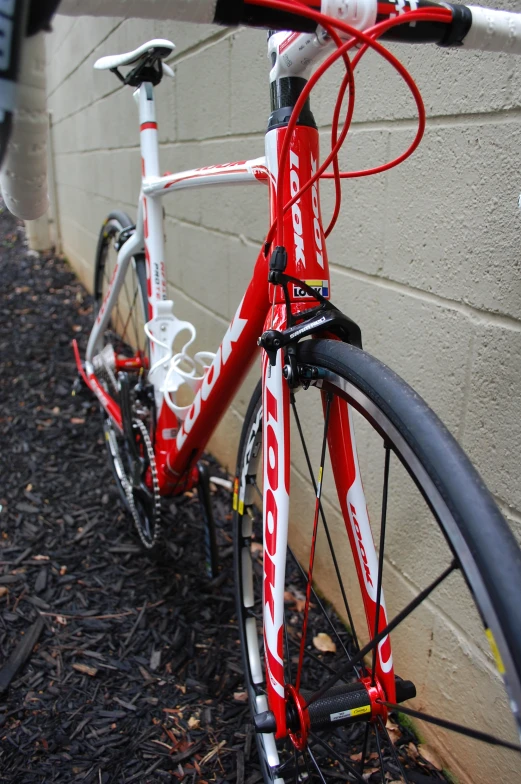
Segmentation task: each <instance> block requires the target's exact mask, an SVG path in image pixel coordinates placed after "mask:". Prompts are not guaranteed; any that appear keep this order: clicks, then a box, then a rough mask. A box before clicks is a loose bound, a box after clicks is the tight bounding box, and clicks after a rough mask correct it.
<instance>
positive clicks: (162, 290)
mask: <svg viewBox="0 0 521 784" xmlns="http://www.w3.org/2000/svg"><path fill="white" fill-rule="evenodd" d="M315 38H316V36H315ZM310 39H311V37H310V36H309V35H298V34H295V33H293V34H291V35H289V34H288V33H278V34H276V35H273V36H272V37H271V38H270V43H269V46H270V49H273V47H277V48H278V53H279V54H282V52H285V54H286V55H288V54H290V55H291V56H292V57H293V58H294V60H293V65H292V70H291V73H297V74H302V73H303V72H304V70H305V69H307V68H308V67H309V59H310V58H309V56H308V55H309V47H310V46H311V44H310ZM317 41H318V39H317ZM313 46H314V47H315V48H314V49H313V52H316V51H319V52H320V55H321V56H322V55H323V54H325V53H326V47H322V49H320V46H321V42H320V41H318V44H317V43H316V42H313ZM303 49H304V50H305V51H304V53H302V52H303ZM306 52H307V54H306ZM295 53H297V54H298V56H299V57H301V59H300V60H299V62H298V63H296V64H295ZM314 56H315V55H314ZM287 59H288V60H291V58H290V57H288V58H287ZM303 60H305V61H306V64H305V66H303V65H302V64H301V63H302V61H303ZM279 61H281V62H282V59H281V58H279ZM287 72H288V71H287V69H286V71H285V73H287ZM280 75H281V71H280V69H279V70H278V71H277V73H275V79H278V78H280ZM272 76H273V74H272ZM135 95H136V97H137V101H138V104H139V120H140V138H141V159H142V189H141V194H140V200H139V207H138V218H137V223H136V228H135V231H134V233H133V234H132V235H131V236H130V237H129V239H128V240H127V241H126V242H125V243H124V245H123V246H122V247H121V249H120V250H119V253H118V259H117V265H116V269H115V271H114V276H113V279H112V281H111V283H110V286H109V290H108V292H107V295H106V297H105V300H104V302H103V304H102V306H101V309H100V311H99V314H98V317H97V320H96V323H95V325H94V328H93V330H92V333H91V336H90V339H89V343H88V348H87V353H86V362H85V376H84V377H85V378H86V381H87V383H88V385H89V387H90V388H91V389H92V391H93V392H94V393H95V394H96V395H97V397H98V399H99V400H100V402H101V404H102V405H103V406H104V408H105V409H106V411H107V412H108V414H109V415H110V416H111V417H112V419H113V421H114V424H115V426H116V427H118V428H119V429H120V430H121V429H122V419H121V412H120V410H119V406H118V404H117V403H116V401H115V400H114V399H113V398H112V397H111V396H110V395H109V394H108V392H107V391H106V390H105V389H104V388H103V387H102V386H101V385H100V383H99V381H98V380H97V378H96V375H95V372H94V367H93V359H94V357H95V355H96V350H97V346H98V342H99V340H100V337H101V335H102V334H103V331H104V330H105V328H106V327H107V325H108V322H109V318H110V312H111V308H112V306H113V304H114V303H115V302H116V299H117V296H118V293H119V291H120V289H121V287H122V285H123V280H124V277H125V272H126V270H127V267H128V265H129V264H130V263H131V260H132V257H133V256H134V255H136V254H137V253H143V252H144V254H145V257H146V267H147V283H148V302H149V313H148V319H149V321H148V328H149V330H150V334H151V335H152V340H151V343H150V365H151V367H154V366H157V364H158V362H160V361H161V359H162V357H164V353H162V352H164V348H162V347H161V345H160V343H159V342H158V341H157V340H154V337H155V336H156V335H157V332H158V329H159V327H160V326H161V327H162V326H164V327H165V330H166V331H168V329H169V328H170V326H172V325H173V324H174V322H175V316H174V315H173V313H172V309H171V304H170V302H169V301H168V300H167V299H166V292H167V282H166V274H165V255H164V250H165V249H164V240H163V236H164V234H163V212H162V207H161V204H160V199H161V198H162V197H163V196H165V195H167V194H169V193H171V192H173V191H177V190H181V189H183V188H191V187H205V186H209V185H212V186H215V185H228V184H246V183H261V184H263V185H267V186H268V189H269V198H270V212H271V217H272V219H273V218H274V217H275V215H276V210H277V191H276V185H277V181H278V173H279V172H278V161H279V153H280V149H281V145H282V142H283V139H284V135H285V132H286V128H285V125H284V124H279V125H277V126H276V127H274V128H273V129H271V130H269V131H268V132H267V134H266V137H265V155H264V156H263V157H259V158H255V159H251V160H246V161H237V162H233V163H225V164H221V165H215V166H206V167H203V168H200V169H194V170H190V171H184V172H179V173H177V174H164V175H161V174H160V168H159V145H158V131H157V124H156V116H155V104H154V94H153V87H152V85H151V84H150V83H144V84H142V86H141V87H140V88H139V89H138V90H137V91H136V93H135ZM318 160H319V150H318V131H317V129H316V127H313V126H312V125H311V124H308V125H305V124H302V125H297V126H296V128H295V131H294V133H293V135H292V138H291V143H290V148H289V158H288V166H287V167H286V170H285V172H284V183H283V196H284V203H287V202H288V201H289V200H290V199H291V198H292V197H293V196H294V195H295V194H296V193H297V192H298V191H299V189H300V186H301V184H303V183H305V182H307V180H308V179H309V178H310V177H311V176H312V174H313V172H314V171H316V168H317V165H318ZM284 221H285V223H284V233H285V237H286V246H287V248H286V249H287V255H288V263H287V268H286V272H287V274H288V275H291V276H293V277H295V278H298V279H299V280H305V281H306V282H307V283H308V285H311V286H315V287H317V288H318V289H319V290H320V292H321V293H322V294H323V296H324V297H326V298H328V297H329V296H330V280H329V268H328V262H327V252H326V244H325V237H324V231H323V227H322V220H321V216H320V204H319V187H318V182H317V183H316V184H315V185H314V186H313V187H312V188H309V189H308V190H307V191H305V192H304V193H303V194H302V196H301V198H300V199H299V200H298V201H297V202H296V203H295V204H294V205H293V207H292V208H291V209H290V210H287V212H286V213H285V217H284ZM288 238H291V241H288ZM269 252H271V249H268V248H262V249H261V251H260V253H259V256H258V258H257V262H256V264H255V267H254V270H253V275H252V279H251V281H250V284H249V285H248V287H247V290H246V293H245V295H244V297H243V299H242V301H241V303H240V304H239V306H238V308H237V311H236V313H235V316H234V318H233V320H232V322H231V324H230V326H229V327H228V330H227V332H226V334H225V336H224V338H223V340H222V342H221V345H220V346H219V348H218V350H217V353H216V354H215V358H214V360H213V362H212V364H211V366H210V367H209V368H208V369H207V372H206V374H205V376H204V379H203V380H202V383H201V386H200V388H199V390H198V391H197V393H196V395H195V398H194V400H193V403H192V405H191V407H190V409H189V411H188V412H187V414H186V416H185V418H184V420H183V421H182V422H179V421H177V417H176V415H175V413H174V412H173V411H172V410H171V408H169V406H167V405H166V404H165V401H164V395H163V393H162V392H161V389H160V385H159V384H158V383H157V384H154V386H155V398H156V406H157V412H158V416H157V426H156V437H155V455H156V462H157V469H158V476H159V483H160V492H161V494H162V495H169V494H173V493H174V494H175V493H180V492H183V491H184V490H185V489H187V488H188V487H190V486H191V485H192V484H193V483H194V481H196V462H197V459H198V457H199V456H200V454H201V452H202V451H203V449H204V447H205V445H206V443H207V442H208V439H209V438H210V435H211V434H212V432H213V431H214V429H215V427H216V425H217V424H218V422H219V420H220V419H221V416H222V415H223V413H224V412H225V410H226V409H227V407H228V405H229V403H230V401H231V399H232V397H233V396H234V394H235V393H236V391H237V390H238V388H239V387H240V385H241V382H242V380H243V378H244V376H245V374H246V372H247V370H248V369H249V367H250V366H251V364H252V362H253V361H254V359H255V357H256V356H257V355H258V348H257V339H258V338H259V336H260V335H261V333H262V332H263V331H264V330H265V329H267V328H275V329H283V328H284V327H285V326H286V323H287V313H286V305H285V304H284V298H283V296H282V291H281V288H280V287H274V286H273V285H271V284H269V283H268V267H269ZM290 288H291V290H290V301H291V310H292V313H293V314H297V313H300V312H302V311H303V310H306V309H308V308H309V307H310V306H312V305H313V304H314V302H313V298H312V297H310V296H309V295H308V294H306V292H305V291H304V290H303V289H300V288H299V287H298V286H297V285H293V286H291V287H290ZM121 362H122V369H123V367H124V366H125V367H127V366H128V360H121ZM261 364H262V377H263V412H264V413H263V443H264V445H265V448H264V450H263V451H264V469H263V470H264V490H263V492H264V498H263V503H264V542H265V553H264V600H263V601H264V629H265V660H266V680H267V689H268V702H269V707H270V709H271V710H272V711H273V712H274V714H275V717H276V720H277V737H282V736H284V735H285V734H286V711H285V708H286V691H285V687H286V684H285V682H284V669H283V658H284V654H283V639H282V628H283V617H284V571H285V560H286V548H287V536H288V525H289V489H290V441H289V425H290V423H289V387H288V384H287V382H286V380H285V378H284V375H283V370H284V354H283V352H282V351H279V352H278V355H277V360H276V364H274V365H270V363H269V361H268V357H267V355H266V354H265V353H264V354H263V357H262V363H261ZM117 369H118V368H117ZM328 444H329V451H330V455H331V461H332V465H333V472H334V478H335V483H336V488H337V492H338V498H339V501H340V505H341V509H342V513H343V516H344V520H345V522H346V529H347V534H348V538H349V541H350V545H351V549H352V552H353V558H354V562H355V566H356V570H357V575H358V580H359V583H360V590H361V592H362V595H363V599H364V606H365V612H366V617H367V626H368V633H369V635H370V636H372V634H373V633H374V629H375V624H376V586H377V577H378V560H377V556H376V551H375V547H374V543H373V538H372V533H371V527H370V523H369V518H368V514H367V508H366V502H365V497H364V493H363V489H362V483H361V479H360V472H359V469H358V460H357V453H356V445H355V439H354V432H353V425H352V421H351V417H350V413H349V410H348V406H347V403H343V402H341V401H339V400H338V399H337V400H335V402H334V403H333V405H332V409H331V425H330V428H329V435H328ZM245 489H246V488H245V481H244V477H243V476H241V472H240V470H239V471H238V476H237V478H236V480H235V490H234V508H238V509H239V510H240V511H242V508H243V504H244V498H245ZM386 624H387V614H386V610H385V602H384V598H383V595H382V600H381V609H380V613H379V619H378V628H379V630H382V629H384V628H385V626H386ZM376 674H377V676H378V681H379V682H380V684H381V685H382V686H383V688H384V690H385V693H386V696H387V699H388V700H390V701H391V702H394V701H395V681H394V672H393V664H392V653H391V646H390V641H389V638H388V637H385V638H384V639H383V640H382V641H381V642H380V644H379V646H378V654H377V659H376ZM273 749H274V754H275V755H276V750H275V746H274V744H273ZM274 764H275V763H274Z"/></svg>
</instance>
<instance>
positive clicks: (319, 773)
mask: <svg viewBox="0 0 521 784" xmlns="http://www.w3.org/2000/svg"><path fill="white" fill-rule="evenodd" d="M307 752H308V754H309V756H310V757H311V762H312V763H313V765H314V766H315V769H316V771H317V773H318V775H319V777H320V781H322V782H323V784H327V781H326V780H325V778H324V776H323V775H322V772H321V770H320V768H319V767H318V762H317V761H316V759H315V755H314V754H313V752H312V751H311V746H309V745H308V747H307Z"/></svg>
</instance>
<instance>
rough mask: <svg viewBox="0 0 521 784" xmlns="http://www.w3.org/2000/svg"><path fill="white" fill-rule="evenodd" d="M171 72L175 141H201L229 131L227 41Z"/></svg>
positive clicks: (228, 44) (180, 63)
mask: <svg viewBox="0 0 521 784" xmlns="http://www.w3.org/2000/svg"><path fill="white" fill-rule="evenodd" d="M175 72H176V81H175V87H176V99H175V100H176V117H177V138H178V139H189V140H193V139H205V138H208V137H211V136H224V135H225V134H228V133H230V132H232V130H233V129H232V128H231V123H230V40H229V38H224V39H219V40H217V41H216V42H215V43H214V44H212V45H211V46H209V47H208V48H207V49H203V50H202V51H197V52H196V53H195V54H193V55H191V56H190V57H186V58H183V59H182V60H181V61H180V62H179V63H178V64H177V65H176V68H175Z"/></svg>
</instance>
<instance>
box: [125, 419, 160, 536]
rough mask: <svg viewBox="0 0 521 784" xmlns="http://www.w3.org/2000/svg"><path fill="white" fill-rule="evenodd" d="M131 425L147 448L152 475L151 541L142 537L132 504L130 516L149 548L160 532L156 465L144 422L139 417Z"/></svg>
mask: <svg viewBox="0 0 521 784" xmlns="http://www.w3.org/2000/svg"><path fill="white" fill-rule="evenodd" d="M132 424H133V425H137V426H138V428H139V430H140V432H141V436H142V438H143V442H144V444H145V449H146V450H147V457H148V465H149V467H150V473H151V475H152V488H153V489H152V494H153V499H154V511H153V532H154V533H153V536H152V541H151V542H150V543H147V542H146V541H145V540H144V538H143V534H142V533H141V527H140V525H139V523H138V516H137V510H136V507H135V505H134V512H133V513H132V516H133V518H134V523H135V524H136V528H137V532H138V534H139V538H140V539H141V541H142V543H143V545H144V547H146V548H147V550H151V549H152V548H153V547H154V545H155V544H156V542H157V540H158V538H159V534H160V521H161V496H160V495H159V477H158V474H157V466H156V458H155V455H154V448H153V446H152V441H151V440H150V436H149V435H148V430H147V428H146V426H145V423H144V422H142V421H141V419H134V420H132Z"/></svg>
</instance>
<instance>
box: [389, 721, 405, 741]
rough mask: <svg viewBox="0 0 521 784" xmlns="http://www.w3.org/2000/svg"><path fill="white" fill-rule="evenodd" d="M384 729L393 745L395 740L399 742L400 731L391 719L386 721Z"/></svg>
mask: <svg viewBox="0 0 521 784" xmlns="http://www.w3.org/2000/svg"><path fill="white" fill-rule="evenodd" d="M385 729H386V730H387V732H388V733H389V737H390V738H391V740H392V742H393V743H396V741H397V740H400V738H401V737H402V731H401V729H400V728H399V726H398V725H397V724H395V723H394V721H391V719H387V724H386V725H385Z"/></svg>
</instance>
